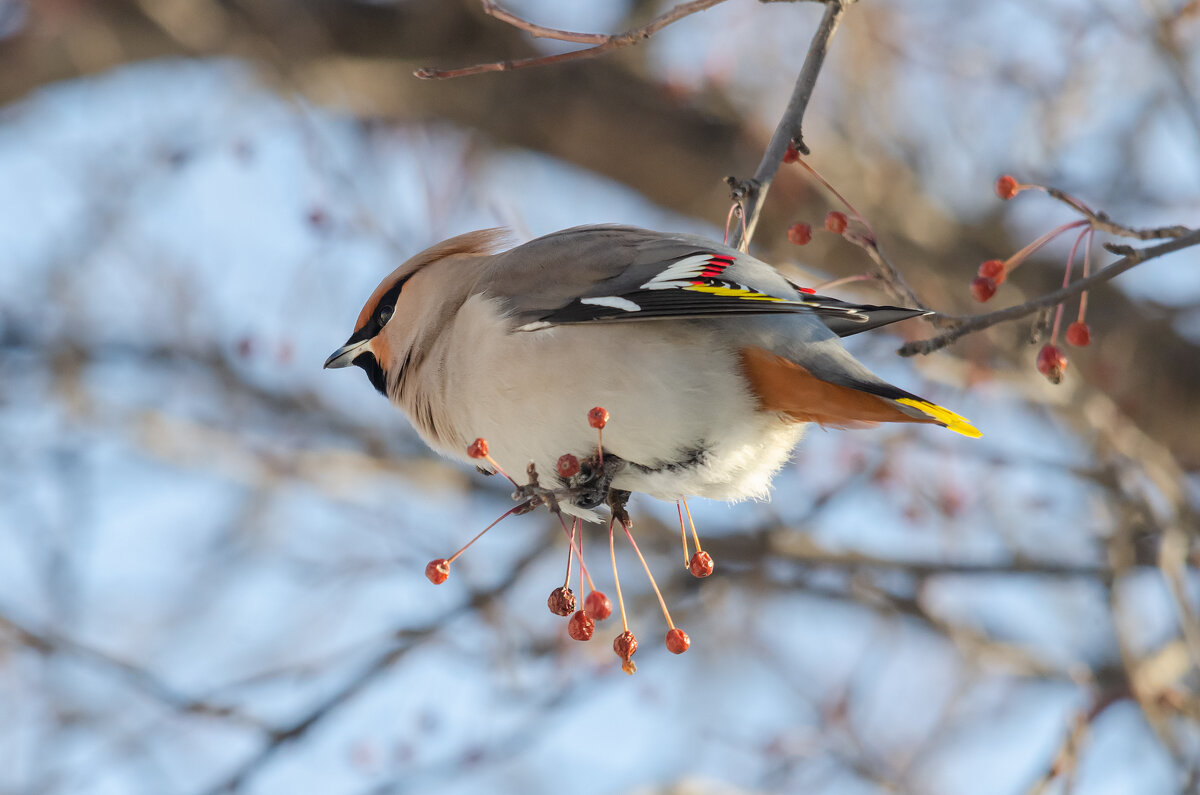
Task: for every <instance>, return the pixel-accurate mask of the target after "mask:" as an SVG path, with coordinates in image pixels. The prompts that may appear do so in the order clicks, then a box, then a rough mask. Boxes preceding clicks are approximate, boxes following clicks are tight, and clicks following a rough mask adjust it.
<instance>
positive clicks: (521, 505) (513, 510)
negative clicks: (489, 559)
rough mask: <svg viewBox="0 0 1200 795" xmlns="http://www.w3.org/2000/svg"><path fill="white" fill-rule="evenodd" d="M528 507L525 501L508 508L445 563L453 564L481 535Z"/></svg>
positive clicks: (527, 502) (527, 501)
mask: <svg viewBox="0 0 1200 795" xmlns="http://www.w3.org/2000/svg"><path fill="white" fill-rule="evenodd" d="M528 507H529V500H526V501H525V502H521V503H517V504H516V505H514V506H513V507H511V508H509V509H508V510H507V511H505V512H504V513H502V514H500V516H499V518H498V519H496V521H494V522H492V523H491V524H490V525H488V526H487V527H485V528H483V529H482V530H480V531H479V532H478V533H476V534H475V537H474V538H472V539H471V540H470V541H468V542H467V543H465V544H463V545H462V547H461V548H460V549H459V550H458V551H457V552H455V553H454V554H453V555H451V556H450V557H449V558H447V559H446V562H447V563H453V562H454V561H455V560H456V559H457V558H458V556H459V555H461V554H462V553H464V552H466V551H467V547H469V546H471V545H472V544H474V543H475V542H476V541H478V540H479V539H480V538H481V537H482V536H483V534H484V533H486V532H487V531H488V530H491V529H492V528H493V527H495V526H496V525H498V524H500V522H502V521H503V520H504V519H507V518H508V517H509V516H512V515H513V514H514V513H516V512H517V511H523V510H525V509H526V508H528Z"/></svg>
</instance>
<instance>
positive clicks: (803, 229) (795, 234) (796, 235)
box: [787, 224, 812, 246]
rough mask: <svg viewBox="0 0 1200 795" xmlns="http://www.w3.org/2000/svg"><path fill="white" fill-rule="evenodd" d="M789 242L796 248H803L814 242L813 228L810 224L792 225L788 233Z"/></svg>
mask: <svg viewBox="0 0 1200 795" xmlns="http://www.w3.org/2000/svg"><path fill="white" fill-rule="evenodd" d="M787 235H788V242H789V243H791V244H792V245H795V246H803V245H805V244H807V243H808V241H810V240H812V227H811V226H809V225H808V224H792V225H791V226H789V227H788V231H787Z"/></svg>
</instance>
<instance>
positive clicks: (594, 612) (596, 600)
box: [583, 591, 612, 621]
mask: <svg viewBox="0 0 1200 795" xmlns="http://www.w3.org/2000/svg"><path fill="white" fill-rule="evenodd" d="M583 609H584V610H585V611H587V614H588V615H589V616H591V617H592V618H594V619H596V620H597V621H603V620H604V619H606V618H608V617H609V616H611V615H612V602H611V601H609V598H608V597H607V596H605V595H604V592H603V591H592V592H591V593H589V594H588V595H587V599H585V600H584V602H583Z"/></svg>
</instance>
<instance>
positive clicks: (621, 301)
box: [579, 295, 642, 312]
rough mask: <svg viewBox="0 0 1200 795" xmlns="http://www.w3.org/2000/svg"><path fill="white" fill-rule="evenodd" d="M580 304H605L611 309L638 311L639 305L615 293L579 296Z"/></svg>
mask: <svg viewBox="0 0 1200 795" xmlns="http://www.w3.org/2000/svg"><path fill="white" fill-rule="evenodd" d="M579 303H581V304H592V305H593V306H607V307H612V308H613V309H624V310H625V311H626V312H640V311H641V309H642V308H641V307H640V306H638V305H637V304H635V303H634V302H633V301H630V300H629V299H628V298H621V297H620V296H617V295H601V296H597V297H595V298H580V299H579Z"/></svg>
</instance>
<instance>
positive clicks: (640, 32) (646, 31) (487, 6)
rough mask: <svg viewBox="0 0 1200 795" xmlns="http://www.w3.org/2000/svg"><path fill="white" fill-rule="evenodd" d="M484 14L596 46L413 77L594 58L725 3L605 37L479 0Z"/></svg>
mask: <svg viewBox="0 0 1200 795" xmlns="http://www.w3.org/2000/svg"><path fill="white" fill-rule="evenodd" d="M482 2H483V12H484V13H485V14H487V15H488V16H491V17H495V18H496V19H499V20H500V21H502V22H507V23H508V24H509V25H512V26H513V27H515V28H519V29H521V30H523V31H525V32H527V33H529V34H530V35H531V36H534V37H536V38H544V39H555V40H557V41H569V42H573V43H576V44H595V45H596V46H594V47H588V48H586V49H583V50H574V51H572V52H564V53H558V54H556V55H538V56H535V57H533V58H521V59H519V60H516V61H494V62H492V63H484V64H477V65H475V66H464V67H461V68H458V69H434V68H432V67H422V68H421V69H418V70H416V71H415V72H413V75H415V76H416V77H419V78H421V79H422V80H446V79H449V78H453V77H467V76H468V75H478V74H483V73H484V72H511V71H512V70H514V69H524V68H526V67H529V66H548V65H549V64H555V63H562V62H563V61H576V60H579V59H581V58H595V57H596V56H597V55H601V54H603V53H606V52H608V51H610V50H616V49H620V48H621V47H628V46H630V45H632V44H637V43H638V42H642V41H645V40H646V39H648V38H650V37H651V36H653V35H654V34H655V33H657V32H658V31H660V30H662V29H663V28H665V27H666V26H667V25H670V24H671V23H672V22H677V21H679V20H680V19H683V18H684V17H686V16H690V15H692V14H695V13H697V12H699V11H705V10H707V9H709V8H712V7H713V6H715V5H719V4H720V3H723V2H725V0H691V2H687V3H680V4H679V5H677V6H675V7H674V8H672V9H671V10H670V11H667V12H666V13H664V14H661V15H660V16H657V17H655V18H654V19H653V20H651V21H650V22H648V23H646V24H645V25H642V26H641V27H637V28H632V29H631V30H627V31H625V32H624V33H614V34H611V35H609V34H604V33H574V32H572V31H569V30H558V29H556V28H547V27H543V26H541V25H538V24H536V23H533V22H530V21H528V20H526V19H522V18H521V17H518V16H517V15H516V14H513V13H512V12H511V11H507V10H505V9H503V8H501V7H500V6H499V5H497V4H496V3H495V2H493V0H482Z"/></svg>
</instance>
